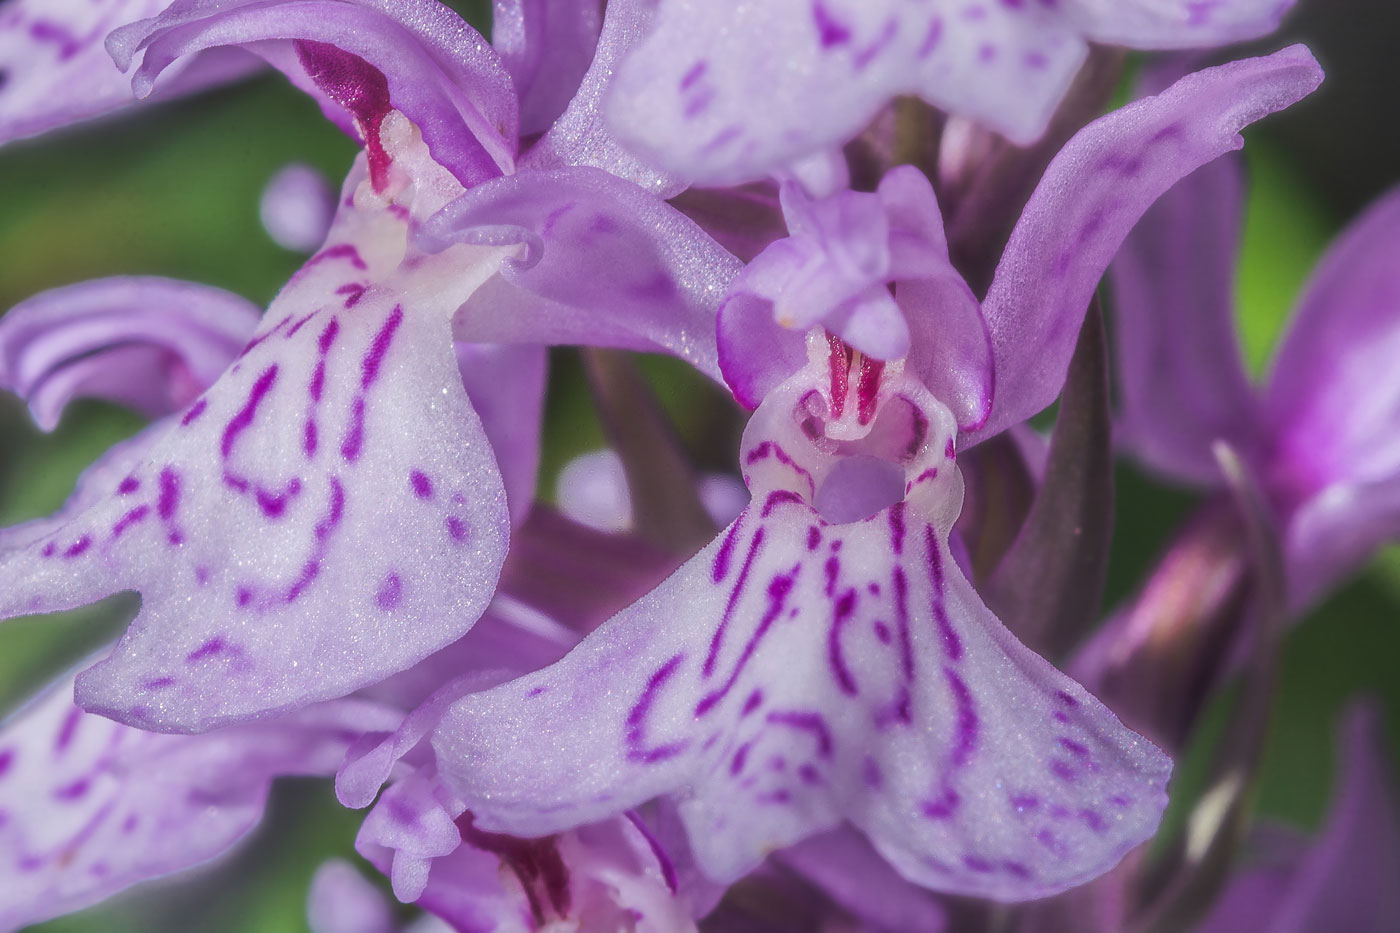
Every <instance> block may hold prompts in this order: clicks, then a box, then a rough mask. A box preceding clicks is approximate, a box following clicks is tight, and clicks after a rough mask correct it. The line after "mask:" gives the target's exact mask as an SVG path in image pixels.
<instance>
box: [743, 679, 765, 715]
mask: <svg viewBox="0 0 1400 933" xmlns="http://www.w3.org/2000/svg"><path fill="white" fill-rule="evenodd" d="M762 703H763V691H762V690H761V689H759V688H758V687H754V689H753V693H750V694H749V698H748V699H747V700H745V701H744V708H743V709H741V710H739V718H741V719H742V718H743V717H745V716H748V715H750V714H752V713H753V711H754V710H756V709H758V708H759V706H760V705H762Z"/></svg>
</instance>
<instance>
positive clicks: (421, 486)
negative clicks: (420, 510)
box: [408, 470, 433, 499]
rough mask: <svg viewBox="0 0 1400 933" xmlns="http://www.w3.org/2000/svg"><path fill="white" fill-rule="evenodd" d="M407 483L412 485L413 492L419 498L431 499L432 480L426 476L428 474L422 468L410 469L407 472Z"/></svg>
mask: <svg viewBox="0 0 1400 933" xmlns="http://www.w3.org/2000/svg"><path fill="white" fill-rule="evenodd" d="M408 483H409V485H410V486H412V487H413V494H414V495H415V496H417V497H418V498H419V499H431V498H432V497H433V481H432V480H430V479H429V478H428V474H426V473H424V472H423V471H422V470H410V471H409V473H408Z"/></svg>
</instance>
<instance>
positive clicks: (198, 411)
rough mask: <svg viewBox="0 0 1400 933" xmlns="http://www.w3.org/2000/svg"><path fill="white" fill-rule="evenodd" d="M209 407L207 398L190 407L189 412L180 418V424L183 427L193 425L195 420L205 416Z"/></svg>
mask: <svg viewBox="0 0 1400 933" xmlns="http://www.w3.org/2000/svg"><path fill="white" fill-rule="evenodd" d="M208 407H209V400H208V399H207V398H202V399H200V400H199V401H197V402H195V403H194V404H193V405H191V406H190V409H189V411H187V412H185V414H184V415H183V416H182V417H181V418H180V424H181V425H182V426H185V425H190V424H193V423H194V421H195V419H197V418H198V417H199V416H200V415H202V414H204V411H205V409H207V408H208Z"/></svg>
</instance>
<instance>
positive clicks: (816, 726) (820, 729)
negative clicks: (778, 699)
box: [764, 710, 835, 758]
mask: <svg viewBox="0 0 1400 933" xmlns="http://www.w3.org/2000/svg"><path fill="white" fill-rule="evenodd" d="M764 718H765V720H766V721H767V722H770V723H772V724H773V725H775V726H785V727H787V728H789V729H796V730H798V731H799V732H808V733H811V735H812V738H813V739H815V740H816V743H817V754H819V755H821V756H822V757H823V758H830V757H831V753H832V750H833V749H834V748H835V743H834V742H833V741H832V738H831V727H830V726H828V725H827V723H826V717H825V716H823V715H821V714H820V713H813V712H806V711H802V710H774V711H772V712H771V713H769V714H768V715H767V716H766V717H764Z"/></svg>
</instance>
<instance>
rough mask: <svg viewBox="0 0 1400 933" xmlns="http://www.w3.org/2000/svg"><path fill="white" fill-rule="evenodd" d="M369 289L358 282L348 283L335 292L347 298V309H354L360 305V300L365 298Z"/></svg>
mask: <svg viewBox="0 0 1400 933" xmlns="http://www.w3.org/2000/svg"><path fill="white" fill-rule="evenodd" d="M366 291H368V289H367V288H366V287H365V286H364V285H360V284H359V283H357V282H347V283H346V284H344V285H342V286H340V287H339V288H337V289H336V290H335V293H336V294H337V295H344V296H345V307H346V308H347V309H348V308H353V307H355V305H357V304H359V303H360V299H361V298H363V297H364V296H365V292H366Z"/></svg>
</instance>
